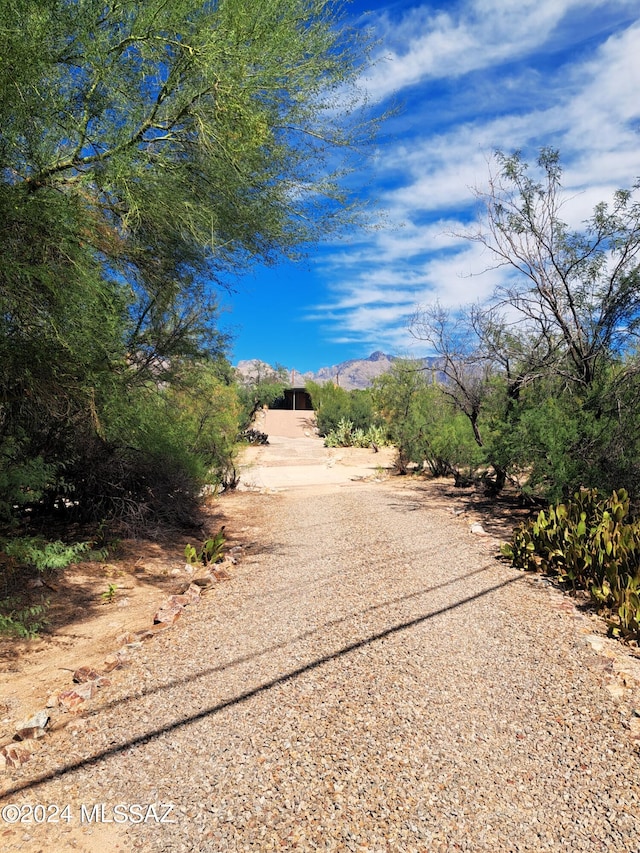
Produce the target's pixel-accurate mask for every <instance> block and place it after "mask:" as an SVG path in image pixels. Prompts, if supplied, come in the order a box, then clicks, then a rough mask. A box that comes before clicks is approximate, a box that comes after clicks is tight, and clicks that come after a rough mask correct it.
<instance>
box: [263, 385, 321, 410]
mask: <svg viewBox="0 0 640 853" xmlns="http://www.w3.org/2000/svg"><path fill="white" fill-rule="evenodd" d="M271 408H272V409H287V410H288V411H294V412H312V411H313V406H312V404H311V395H310V394H309V392H308V391H307V390H306V388H304V386H297V387H292V388H285V391H284V397H281V398H280V399H279V400H276V401H275V403H273V405H272V406H271Z"/></svg>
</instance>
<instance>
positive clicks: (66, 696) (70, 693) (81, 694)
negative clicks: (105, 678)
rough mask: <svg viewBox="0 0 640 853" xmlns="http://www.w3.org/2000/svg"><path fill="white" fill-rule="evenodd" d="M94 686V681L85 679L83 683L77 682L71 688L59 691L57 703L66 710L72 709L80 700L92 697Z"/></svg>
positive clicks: (94, 690)
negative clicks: (75, 685) (77, 683)
mask: <svg viewBox="0 0 640 853" xmlns="http://www.w3.org/2000/svg"><path fill="white" fill-rule="evenodd" d="M96 688H97V685H96V683H95V681H87V682H86V683H85V684H79V685H78V686H77V687H74V688H72V689H71V690H65V691H63V692H62V693H60V694H59V695H58V704H59V705H61V706H62V707H63V708H66V710H67V711H72V710H73V709H74V708H77V707H78V705H80V704H81V703H82V702H84V701H86V700H87V699H91V698H93V696H94V695H95V692H96Z"/></svg>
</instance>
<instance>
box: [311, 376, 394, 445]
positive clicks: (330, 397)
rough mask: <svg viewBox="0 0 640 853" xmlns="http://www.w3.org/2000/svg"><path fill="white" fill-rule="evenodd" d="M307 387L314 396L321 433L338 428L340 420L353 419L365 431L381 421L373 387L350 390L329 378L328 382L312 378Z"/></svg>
mask: <svg viewBox="0 0 640 853" xmlns="http://www.w3.org/2000/svg"><path fill="white" fill-rule="evenodd" d="M306 388H307V391H308V392H309V394H310V396H311V403H312V405H313V409H314V411H315V413H316V423H317V426H318V433H319V434H320V435H322V436H326V435H328V434H329V433H331V432H335V431H336V430H338V429H339V426H338V425H339V423H340V421H349V422H350V423H351V424H352V425H353V428H354V429H359V430H362V431H363V432H366V431H367V430H368V429H369V428H370V427H372V426H374V425H377V424H376V418H375V415H374V411H373V401H372V397H371V392H370V391H368V390H354V391H346V390H345V389H344V388H341V387H339V386H338V385H334V383H333V382H325V383H324V385H320V384H319V383H317V382H308V383H307V385H306Z"/></svg>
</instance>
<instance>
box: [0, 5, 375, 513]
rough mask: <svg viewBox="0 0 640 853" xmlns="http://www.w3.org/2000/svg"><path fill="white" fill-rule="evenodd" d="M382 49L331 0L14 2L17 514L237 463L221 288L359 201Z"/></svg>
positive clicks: (4, 347) (8, 142)
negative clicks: (356, 176)
mask: <svg viewBox="0 0 640 853" xmlns="http://www.w3.org/2000/svg"><path fill="white" fill-rule="evenodd" d="M368 50H369V45H368V41H367V36H366V35H364V36H362V37H361V36H360V35H358V33H357V32H356V31H355V30H352V29H351V28H349V27H348V26H345V25H344V21H343V20H341V19H340V16H339V14H338V13H337V9H336V6H335V5H334V4H333V3H332V2H329V0H270V2H268V3H262V4H258V5H257V6H256V4H253V5H251V4H247V3H246V2H245V0H220V2H216V3H204V4H203V3H199V2H195V0H172V2H166V0H131V2H126V3H111V4H109V3H107V4H105V3H100V2H93V0H87V2H82V3H78V2H75V0H44V2H42V3H33V2H27V0H7V2H3V3H2V4H0V55H1V56H2V62H1V63H0V127H1V128H2V133H1V134H0V161H1V163H2V170H1V171H0V364H2V375H1V376H0V462H2V464H1V465H0V523H1V524H3V525H8V524H10V523H11V522H14V523H15V522H17V521H22V520H24V510H27V509H28V510H30V511H31V513H32V514H31V517H33V514H35V513H37V512H40V513H52V512H56V513H58V514H60V515H66V517H70V516H73V517H75V518H79V519H81V520H85V519H87V520H93V521H96V520H101V519H103V518H116V519H123V518H126V519H127V523H128V524H129V525H130V527H131V526H133V527H141V526H144V525H145V524H151V523H154V524H155V523H164V522H165V521H167V520H173V521H176V522H179V521H181V520H187V519H189V518H192V517H193V509H194V500H195V498H196V497H197V495H198V491H199V488H200V485H201V484H202V483H203V482H209V481H210V479H213V481H214V482H232V481H233V480H234V479H235V476H236V474H235V468H234V464H233V453H234V442H235V439H236V436H237V434H238V432H239V431H241V430H242V428H243V423H242V421H243V419H246V416H247V411H248V409H249V410H250V408H251V406H247V405H245V403H246V401H245V400H244V399H242V400H240V401H239V399H238V395H239V394H240V392H238V391H236V390H233V389H232V387H231V386H232V378H231V375H230V369H229V366H228V365H226V366H225V364H224V360H223V358H222V353H223V352H224V351H225V348H226V345H227V341H226V339H225V338H224V336H223V335H221V334H220V333H219V332H218V331H217V329H216V324H217V318H218V307H217V304H216V300H215V298H214V295H213V289H214V288H215V287H217V286H219V285H220V283H221V282H222V281H223V280H224V281H225V283H226V282H227V281H228V280H229V276H230V274H237V273H244V272H245V271H246V269H247V268H248V267H249V266H250V265H251V264H252V263H258V262H263V263H273V262H274V261H276V260H277V259H278V258H281V257H283V256H285V257H291V256H294V255H296V254H299V253H300V252H301V251H302V250H303V248H304V246H305V245H307V244H308V243H309V242H311V241H315V240H316V239H318V237H320V236H321V235H324V234H328V233H333V232H336V231H341V230H344V229H348V228H350V227H351V226H352V225H353V224H354V222H355V221H356V220H357V219H358V215H357V214H356V208H357V207H358V205H357V204H356V202H357V199H356V198H355V195H354V194H353V193H352V192H351V190H350V189H349V188H348V186H347V184H346V183H345V182H344V181H343V177H344V175H345V173H347V172H349V171H350V170H351V169H352V168H355V167H356V165H358V159H357V158H358V156H359V155H358V151H360V152H362V149H363V146H364V145H366V143H367V142H368V141H370V140H371V135H372V132H373V130H374V126H375V124H376V122H375V121H372V120H371V117H370V115H369V113H368V111H367V109H366V108H364V107H362V103H361V102H360V101H359V99H358V95H357V93H356V84H357V81H358V80H359V78H360V75H361V72H362V70H363V67H364V65H365V64H366V61H367V55H368ZM348 93H351V96H350V95H349V94H348ZM361 107H362V108H361ZM351 186H354V185H353V184H351ZM189 362H191V363H193V364H198V365H201V366H202V367H201V369H200V368H198V369H196V368H195V367H194V369H193V370H191V371H189V370H187V369H185V364H186V363H189ZM225 374H226V375H225ZM271 390H272V389H271ZM251 405H254V403H253V402H252V403H251ZM234 420H235V423H233V422H234ZM232 424H233V425H232Z"/></svg>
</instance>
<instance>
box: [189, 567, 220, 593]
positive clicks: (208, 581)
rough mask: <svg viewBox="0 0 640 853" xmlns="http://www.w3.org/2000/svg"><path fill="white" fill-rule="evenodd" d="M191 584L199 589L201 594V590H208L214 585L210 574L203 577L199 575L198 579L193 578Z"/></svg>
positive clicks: (213, 579)
mask: <svg viewBox="0 0 640 853" xmlns="http://www.w3.org/2000/svg"><path fill="white" fill-rule="evenodd" d="M193 583H194V584H196V585H197V586H198V587H200V591H201V592H202V590H204V589H209V587H211V586H212V585H213V584H214V583H215V578H214V577H213V575H212V574H211V572H207V573H206V574H204V575H200V576H199V577H197V578H194V579H193Z"/></svg>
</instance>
